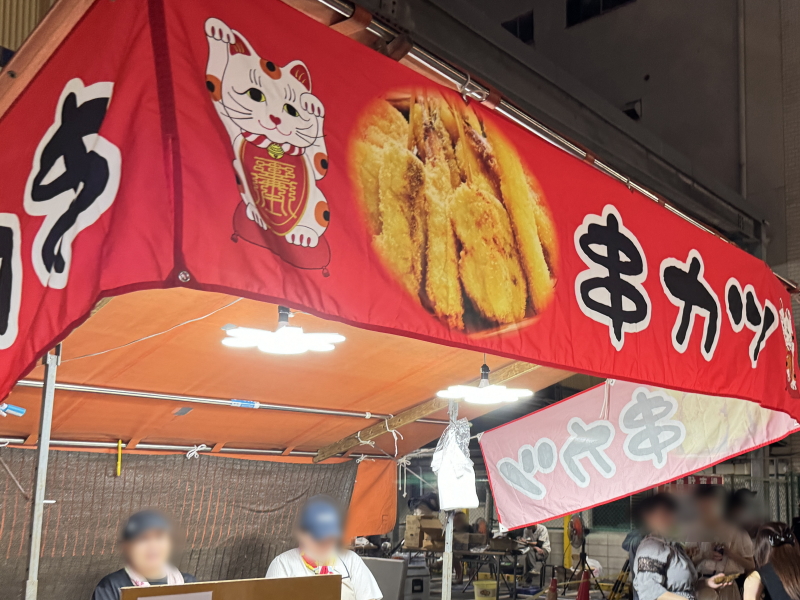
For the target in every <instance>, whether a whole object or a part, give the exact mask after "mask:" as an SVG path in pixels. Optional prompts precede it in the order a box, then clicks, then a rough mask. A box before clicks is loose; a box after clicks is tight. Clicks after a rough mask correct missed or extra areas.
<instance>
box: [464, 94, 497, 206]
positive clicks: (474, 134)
mask: <svg viewBox="0 0 800 600" xmlns="http://www.w3.org/2000/svg"><path fill="white" fill-rule="evenodd" d="M454 110H457V111H459V112H458V117H459V118H458V119H457V121H456V126H457V128H458V137H457V141H456V148H455V152H456V160H457V161H458V164H459V167H460V169H461V179H462V180H463V181H466V182H467V183H469V184H470V185H472V186H473V187H481V188H486V187H489V188H491V190H492V194H494V195H495V196H497V197H499V196H500V180H499V177H498V174H497V161H496V159H495V157H494V153H493V152H492V149H491V146H490V145H489V143H488V142H487V141H486V138H484V136H483V125H482V123H481V122H480V121H479V120H478V117H477V115H475V112H474V111H473V110H472V108H471V107H470V106H469V105H466V106H456V107H454Z"/></svg>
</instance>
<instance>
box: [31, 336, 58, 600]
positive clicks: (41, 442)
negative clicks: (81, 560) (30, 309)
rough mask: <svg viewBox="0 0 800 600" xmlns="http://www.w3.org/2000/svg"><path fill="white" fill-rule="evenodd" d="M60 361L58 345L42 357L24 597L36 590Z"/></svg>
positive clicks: (33, 599)
mask: <svg viewBox="0 0 800 600" xmlns="http://www.w3.org/2000/svg"><path fill="white" fill-rule="evenodd" d="M60 362H61V345H60V344H59V345H58V346H56V349H55V352H54V353H52V354H51V353H49V352H48V353H47V354H45V355H44V358H43V359H42V363H43V364H44V369H45V370H44V382H43V385H42V410H41V414H40V418H39V439H38V442H37V457H36V480H35V484H34V485H35V487H34V492H33V506H32V509H31V539H30V546H29V554H28V579H27V581H26V582H25V600H36V597H37V595H38V592H39V556H40V554H41V549H42V522H43V520H44V498H45V492H46V488H47V461H48V456H49V452H50V431H51V429H52V426H53V399H54V398H55V385H56V373H57V372H58V364H59V363H60Z"/></svg>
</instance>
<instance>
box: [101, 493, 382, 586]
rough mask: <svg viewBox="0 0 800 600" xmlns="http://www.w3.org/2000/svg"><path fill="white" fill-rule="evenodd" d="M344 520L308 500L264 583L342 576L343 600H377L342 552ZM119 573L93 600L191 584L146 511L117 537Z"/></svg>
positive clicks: (330, 503)
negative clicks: (292, 543)
mask: <svg viewBox="0 0 800 600" xmlns="http://www.w3.org/2000/svg"><path fill="white" fill-rule="evenodd" d="M343 534H344V529H343V517H342V512H341V510H340V508H339V506H338V505H337V503H336V502H335V501H334V500H333V499H331V498H328V497H326V496H315V497H314V498H311V499H310V500H309V501H308V502H307V503H306V504H305V506H304V507H303V509H302V510H301V512H300V518H299V519H298V522H297V526H296V528H295V537H296V540H297V547H296V548H293V549H291V550H288V551H287V552H284V553H283V554H281V555H279V556H277V557H275V559H274V560H273V561H272V563H271V564H270V565H269V569H268V570H267V573H266V577H267V578H268V579H277V578H281V577H305V576H313V575H326V574H338V575H341V576H342V595H341V599H342V600H381V598H382V597H383V594H382V593H381V590H380V588H379V587H378V583H377V581H375V577H374V576H373V575H372V573H371V572H370V570H369V569H368V568H367V566H366V565H365V564H364V561H363V560H362V559H361V557H360V556H358V555H357V554H356V553H355V552H352V551H350V550H347V549H344V548H343V547H342V536H343ZM121 540H122V553H123V561H124V567H123V568H122V569H120V570H119V571H116V572H114V573H111V574H109V575H106V576H105V577H104V578H103V579H102V580H101V581H100V583H98V584H97V587H96V588H95V590H94V594H93V595H92V600H120V596H121V591H120V590H121V589H122V588H123V587H132V586H137V587H149V586H151V585H179V584H183V583H192V582H194V581H196V579H195V577H194V576H193V575H191V574H189V573H183V572H181V571H180V570H178V569H177V568H176V567H174V566H173V563H172V553H173V547H174V544H173V535H172V527H171V524H170V522H169V520H168V519H167V518H166V517H165V516H164V515H163V514H161V513H159V512H157V511H152V510H145V511H141V512H138V513H136V514H134V515H132V516H131V517H130V518H129V519H128V521H127V523H126V524H125V526H124V527H123V529H122V532H121Z"/></svg>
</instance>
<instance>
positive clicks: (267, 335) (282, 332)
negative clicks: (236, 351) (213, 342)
mask: <svg viewBox="0 0 800 600" xmlns="http://www.w3.org/2000/svg"><path fill="white" fill-rule="evenodd" d="M223 329H224V330H225V332H226V333H227V334H228V337H226V338H225V339H223V340H222V343H223V344H224V345H225V346H229V347H231V348H258V349H259V350H261V351H262V352H267V353H269V354H303V353H305V352H308V351H309V350H311V351H312V352H330V351H331V350H333V349H334V348H335V346H334V344H338V343H339V342H343V341H344V340H345V338H344V336H343V335H339V334H338V333H306V332H304V331H303V328H302V327H290V326H289V325H284V326H282V327H279V328H278V330H277V331H267V330H264V329H252V328H250V327H232V326H226V327H223Z"/></svg>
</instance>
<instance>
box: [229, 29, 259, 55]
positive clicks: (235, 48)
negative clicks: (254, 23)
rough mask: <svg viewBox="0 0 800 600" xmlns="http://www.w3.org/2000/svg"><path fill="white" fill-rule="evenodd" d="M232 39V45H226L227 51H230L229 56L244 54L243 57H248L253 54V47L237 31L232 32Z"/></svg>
mask: <svg viewBox="0 0 800 600" xmlns="http://www.w3.org/2000/svg"><path fill="white" fill-rule="evenodd" d="M233 37H234V38H235V41H234V42H233V43H232V44H229V45H228V49H229V50H230V53H231V56H233V55H234V54H244V55H245V56H250V55H252V54H255V51H254V50H253V47H252V46H251V45H250V42H248V41H247V40H246V39H245V37H244V36H243V35H242V34H241V33H239V32H238V31H234V32H233Z"/></svg>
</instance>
